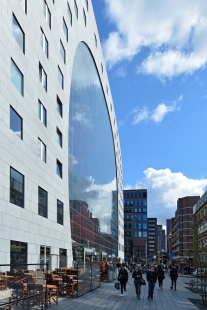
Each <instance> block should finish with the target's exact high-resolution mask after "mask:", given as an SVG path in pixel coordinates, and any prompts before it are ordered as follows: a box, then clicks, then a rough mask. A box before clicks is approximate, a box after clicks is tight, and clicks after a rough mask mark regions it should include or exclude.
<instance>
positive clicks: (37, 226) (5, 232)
mask: <svg viewBox="0 0 207 310" xmlns="http://www.w3.org/2000/svg"><path fill="white" fill-rule="evenodd" d="M43 1H44V0H35V1H31V0H27V14H25V12H24V11H23V8H22V6H21V5H20V1H19V0H0V21H1V22H0V264H8V263H10V240H15V241H21V242H26V243H27V244H28V258H27V261H28V263H37V262H38V261H39V254H40V245H44V246H49V247H51V254H57V255H59V248H63V249H67V255H68V266H70V265H72V260H73V259H72V246H71V231H70V214H69V192H68V119H69V101H70V99H69V98H70V84H71V75H72V68H73V60H74V55H75V51H76V48H77V46H78V44H79V42H80V41H83V42H85V43H86V44H87V46H88V48H89V49H90V51H91V53H92V55H93V58H94V61H95V63H96V66H97V70H98V72H99V75H100V79H101V83H102V86H103V90H104V93H105V98H106V102H107V106H108V111H109V116H110V121H111V127H112V131H113V138H114V148H115V155H116V164H117V184H118V201H119V254H118V256H119V257H120V258H121V259H123V258H124V227H123V191H122V159H121V148H120V141H119V135H118V127H117V123H116V116H115V111H114V107H113V100H112V95H111V92H110V86H109V82H108V77H107V73H106V68H105V65H104V58H103V54H102V50H101V45H100V40H99V35H98V30H97V26H96V21H95V17H94V13H93V8H92V3H91V1H88V5H89V7H88V11H87V8H86V1H85V0H76V3H77V6H78V10H79V17H78V19H77V18H76V16H75V12H74V0H68V1H66V0H61V1H60V0H55V1H54V3H53V1H52V0H47V1H46V2H47V5H48V7H49V10H50V12H51V29H50V28H49V26H48V24H47V22H46V19H45V16H44V14H43ZM67 3H68V4H69V5H70V9H71V12H72V14H73V19H72V26H71V25H70V22H69V16H68V12H67ZM83 9H84V10H85V14H86V26H85V24H84V19H83ZM13 13H14V14H15V16H16V19H17V20H18V22H19V24H20V25H21V28H22V29H23V31H24V33H25V54H24V53H23V52H22V50H21V48H20V47H19V45H18V43H17V42H16V40H15V38H14V36H13V33H12V14H13ZM63 17H64V19H65V22H66V24H67V27H68V42H67V41H66V38H65V35H64V32H63ZM40 27H41V28H42V30H43V31H44V33H45V36H46V38H47V40H48V42H49V58H48V59H47V57H46V55H45V53H44V51H43V50H42V47H41V45H40ZM94 35H96V38H97V47H96V44H95V36H94ZM60 40H61V41H62V43H63V45H64V48H65V51H66V64H64V62H63V59H62V57H61V54H60ZM11 58H12V59H13V60H14V62H15V63H16V65H17V66H18V67H19V69H20V70H21V72H22V73H23V75H24V96H22V95H21V94H20V93H19V91H18V90H17V89H16V87H15V86H14V85H13V83H12V82H11ZM39 62H40V63H41V64H42V66H43V68H44V70H45V72H46V74H47V85H48V88H47V92H46V91H45V90H44V89H43V87H42V85H41V83H40V81H39ZM101 64H103V73H102V69H101ZM58 66H59V67H60V69H61V71H62V73H63V75H64V90H63V89H62V88H61V86H60V84H59V82H58ZM107 88H108V92H107ZM57 96H58V97H59V98H60V100H61V102H62V103H63V118H61V117H60V115H59V114H58V112H57V109H56V98H57ZM38 99H39V100H40V101H41V102H42V104H43V105H44V106H45V108H46V110H47V127H45V126H44V125H43V124H42V123H41V121H40V120H39V118H38ZM10 106H12V107H13V108H14V109H15V110H16V111H17V112H18V114H19V115H20V116H21V117H22V119H23V140H21V139H20V138H19V137H18V136H17V135H16V134H15V133H14V132H13V131H12V130H11V129H10ZM56 127H58V128H59V129H60V131H61V132H62V135H63V147H62V148H61V147H60V146H59V145H58V143H57V142H56ZM38 138H40V139H41V140H42V141H43V142H44V144H45V145H46V147H47V155H46V157H47V160H46V163H45V162H43V161H42V160H41V159H40V158H39V157H38V153H37V152H38V147H37V143H38ZM56 159H58V160H59V161H60V162H61V163H62V165H63V177H62V179H61V178H60V177H59V176H58V175H57V174H56ZM10 167H12V168H14V169H16V170H17V171H18V172H20V173H21V174H23V175H24V208H21V207H19V206H17V205H15V204H12V203H10ZM38 186H40V187H41V188H43V189H44V190H45V191H47V193H48V218H44V217H42V216H39V215H38ZM57 199H58V200H60V201H61V202H63V204H64V225H60V224H58V223H57Z"/></svg>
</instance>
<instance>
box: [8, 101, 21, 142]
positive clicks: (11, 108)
mask: <svg viewBox="0 0 207 310" xmlns="http://www.w3.org/2000/svg"><path fill="white" fill-rule="evenodd" d="M11 110H13V112H14V113H15V114H16V115H17V116H18V117H19V118H20V120H21V137H19V136H18V135H17V134H16V132H15V131H14V130H13V129H12V128H11ZM10 129H11V130H12V131H13V132H14V133H15V134H16V135H17V137H19V138H20V139H21V140H23V118H22V117H21V116H20V115H19V113H17V111H16V110H15V109H14V108H13V107H12V106H11V105H10Z"/></svg>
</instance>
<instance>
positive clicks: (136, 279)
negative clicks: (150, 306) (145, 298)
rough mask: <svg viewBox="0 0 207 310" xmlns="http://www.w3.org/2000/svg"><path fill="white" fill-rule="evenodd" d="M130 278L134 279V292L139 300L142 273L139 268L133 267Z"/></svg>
mask: <svg viewBox="0 0 207 310" xmlns="http://www.w3.org/2000/svg"><path fill="white" fill-rule="evenodd" d="M132 278H134V286H135V292H136V294H137V297H138V298H139V299H140V295H141V281H140V279H141V278H142V273H141V270H140V269H139V267H137V266H136V267H135V270H134V271H133V274H132Z"/></svg>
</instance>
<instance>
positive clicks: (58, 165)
mask: <svg viewBox="0 0 207 310" xmlns="http://www.w3.org/2000/svg"><path fill="white" fill-rule="evenodd" d="M56 173H57V175H58V176H59V177H60V178H61V179H62V164H61V162H60V161H59V160H58V159H57V162H56Z"/></svg>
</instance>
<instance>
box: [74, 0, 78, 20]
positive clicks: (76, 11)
mask: <svg viewBox="0 0 207 310" xmlns="http://www.w3.org/2000/svg"><path fill="white" fill-rule="evenodd" d="M74 11H75V15H76V17H77V19H78V6H77V3H76V1H75V0H74Z"/></svg>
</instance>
